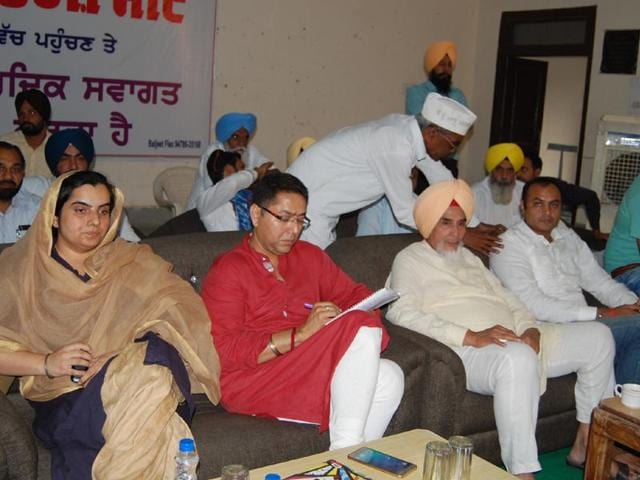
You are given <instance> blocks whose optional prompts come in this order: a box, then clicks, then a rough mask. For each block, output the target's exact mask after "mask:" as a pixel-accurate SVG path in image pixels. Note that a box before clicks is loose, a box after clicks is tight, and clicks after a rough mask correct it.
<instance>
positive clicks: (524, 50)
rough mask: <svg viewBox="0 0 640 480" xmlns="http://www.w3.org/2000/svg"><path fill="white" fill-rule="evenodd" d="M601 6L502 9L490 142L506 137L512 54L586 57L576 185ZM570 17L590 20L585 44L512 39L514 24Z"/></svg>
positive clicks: (565, 19)
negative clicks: (517, 42) (520, 42)
mask: <svg viewBox="0 0 640 480" xmlns="http://www.w3.org/2000/svg"><path fill="white" fill-rule="evenodd" d="M596 11H597V7H596V6H595V5H594V6H589V7H578V8H556V9H546V10H527V11H522V12H502V18H501V20H500V37H499V41H498V56H497V59H496V79H495V84H494V91H493V110H492V115H491V134H490V135H491V136H490V144H491V145H493V144H494V143H496V142H498V141H500V140H502V139H500V138H499V132H500V131H501V130H502V127H503V125H502V121H503V119H504V114H503V112H502V111H501V109H503V108H504V107H505V105H506V102H505V98H504V96H505V93H506V90H507V89H506V81H507V75H506V74H507V64H508V62H509V58H512V57H586V58H587V67H586V71H585V83H584V95H583V99H582V115H581V119H580V137H579V141H578V158H577V163H576V177H575V183H576V185H579V184H580V175H581V174H582V154H583V147H584V136H585V129H586V122H587V106H588V102H589V86H590V83H591V65H592V60H593V40H594V35H595V22H596ZM567 20H584V21H585V22H586V32H585V38H584V41H583V42H582V43H579V44H572V45H515V44H514V43H513V41H512V38H513V31H514V27H515V26H517V25H518V24H522V23H547V22H558V21H567Z"/></svg>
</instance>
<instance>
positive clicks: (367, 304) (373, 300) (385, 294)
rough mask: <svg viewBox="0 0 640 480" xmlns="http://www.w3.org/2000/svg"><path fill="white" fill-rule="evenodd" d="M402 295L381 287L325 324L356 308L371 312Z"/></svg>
mask: <svg viewBox="0 0 640 480" xmlns="http://www.w3.org/2000/svg"><path fill="white" fill-rule="evenodd" d="M399 297H400V295H398V293H397V292H396V291H395V290H391V289H390V288H381V289H380V290H378V291H376V292H373V293H372V294H371V295H369V296H368V297H367V298H364V299H362V300H360V301H359V302H358V303H356V304H355V305H353V306H352V307H349V308H348V309H346V310H345V311H344V312H342V313H341V314H340V315H337V316H335V317H333V318H332V319H331V320H329V321H328V322H327V323H325V325H329V324H330V323H331V322H335V321H336V320H338V319H339V318H340V317H342V316H343V315H345V314H347V313H349V312H352V311H354V310H362V311H364V312H370V311H371V310H375V309H376V308H380V307H383V306H385V305H386V304H387V303H390V302H393V301H394V300H396V299H398V298H399Z"/></svg>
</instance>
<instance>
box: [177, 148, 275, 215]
mask: <svg viewBox="0 0 640 480" xmlns="http://www.w3.org/2000/svg"><path fill="white" fill-rule="evenodd" d="M216 150H225V151H226V150H227V149H226V148H225V147H224V144H222V142H213V143H212V144H211V145H209V146H208V147H207V149H206V150H205V152H204V153H203V154H202V156H201V157H200V163H199V164H198V173H197V174H196V179H195V181H194V182H193V187H192V188H191V194H190V195H189V200H187V207H186V209H185V210H191V209H192V208H196V204H197V201H198V198H199V197H200V195H202V194H203V193H204V192H205V190H206V189H207V188H209V187H211V186H212V185H213V182H212V181H211V178H210V177H209V172H208V171H207V162H208V161H209V156H210V155H211V154H212V153H213V152H214V151H216ZM242 160H243V161H244V165H245V167H246V168H247V169H248V170H253V169H254V168H255V167H259V166H260V165H262V164H263V163H265V162H268V161H269V160H267V158H266V157H265V156H264V155H262V154H261V153H260V152H259V151H258V149H257V148H256V147H254V146H253V145H251V144H249V145H248V146H247V150H246V151H245V152H244V153H243V154H242Z"/></svg>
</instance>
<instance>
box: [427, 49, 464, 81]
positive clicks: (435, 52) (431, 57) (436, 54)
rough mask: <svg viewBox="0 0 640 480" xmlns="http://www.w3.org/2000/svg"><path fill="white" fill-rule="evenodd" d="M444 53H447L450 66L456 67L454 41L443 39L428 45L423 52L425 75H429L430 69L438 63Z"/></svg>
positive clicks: (456, 53) (456, 54)
mask: <svg viewBox="0 0 640 480" xmlns="http://www.w3.org/2000/svg"><path fill="white" fill-rule="evenodd" d="M445 55H449V59H450V60H451V67H452V68H456V58H457V56H458V52H457V50H456V44H455V43H453V42H449V41H446V40H445V41H442V42H436V43H432V44H431V45H429V48H427V51H426V53H425V54H424V70H425V72H427V75H429V73H430V72H431V70H433V67H435V66H436V65H437V64H438V63H440V60H442V59H443V58H444V56H445Z"/></svg>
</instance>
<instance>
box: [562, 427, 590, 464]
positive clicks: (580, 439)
mask: <svg viewBox="0 0 640 480" xmlns="http://www.w3.org/2000/svg"><path fill="white" fill-rule="evenodd" d="M588 440H589V424H587V423H580V424H579V426H578V433H576V439H575V440H574V442H573V446H572V447H571V451H570V452H569V455H567V462H569V463H571V464H573V465H582V464H584V462H585V460H586V458H587V441H588Z"/></svg>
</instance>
